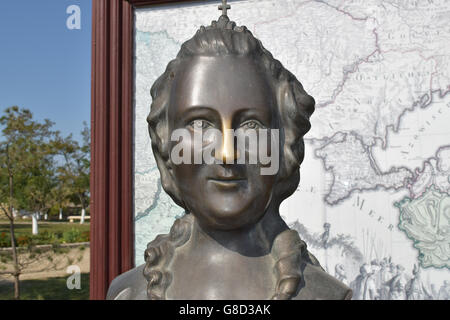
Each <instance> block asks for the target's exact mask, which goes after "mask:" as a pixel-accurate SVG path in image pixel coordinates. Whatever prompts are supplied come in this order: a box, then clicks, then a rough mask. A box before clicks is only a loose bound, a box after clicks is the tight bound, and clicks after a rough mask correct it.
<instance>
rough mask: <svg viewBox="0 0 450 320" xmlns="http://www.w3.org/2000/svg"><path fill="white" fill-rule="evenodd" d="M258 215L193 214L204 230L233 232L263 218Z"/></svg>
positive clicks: (227, 213) (221, 212) (239, 213)
mask: <svg viewBox="0 0 450 320" xmlns="http://www.w3.org/2000/svg"><path fill="white" fill-rule="evenodd" d="M261 212H264V211H263V210H261V211H260V212H259V214H258V213H243V212H230V211H219V212H218V211H216V210H215V212H213V213H212V212H208V215H207V216H206V215H202V214H194V216H195V218H196V220H197V222H198V224H199V225H200V226H201V227H202V228H203V229H206V230H210V231H213V230H219V231H233V230H239V229H243V228H248V227H251V226H252V225H255V224H256V223H257V222H258V221H259V219H261V217H262V216H263V214H261Z"/></svg>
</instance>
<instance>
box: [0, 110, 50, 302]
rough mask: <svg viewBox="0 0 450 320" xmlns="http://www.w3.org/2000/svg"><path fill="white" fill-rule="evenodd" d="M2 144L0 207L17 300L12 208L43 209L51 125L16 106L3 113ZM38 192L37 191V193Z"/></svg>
mask: <svg viewBox="0 0 450 320" xmlns="http://www.w3.org/2000/svg"><path fill="white" fill-rule="evenodd" d="M0 125H1V126H2V127H3V129H2V135H3V137H2V140H1V141H0V177H1V178H0V179H1V180H0V203H7V204H8V207H7V209H5V208H4V207H3V206H1V208H2V210H3V212H4V214H5V215H6V216H7V218H8V220H9V225H10V236H11V246H12V255H13V264H14V272H13V273H12V275H13V277H14V298H15V299H19V298H20V287H19V277H20V274H21V268H20V264H19V261H18V256H17V247H16V237H15V230H14V219H15V217H14V214H13V208H16V209H20V208H37V209H39V210H41V209H42V208H44V207H46V203H47V202H48V197H47V195H46V194H45V193H46V192H47V191H48V190H49V188H50V185H51V183H52V182H49V181H52V179H50V176H51V171H52V169H51V164H52V160H51V158H52V157H51V155H52V148H51V147H50V146H51V140H52V137H53V135H54V133H53V132H52V131H51V127H52V125H53V123H52V122H51V121H49V120H44V122H43V123H39V122H37V121H34V120H33V116H32V113H31V112H30V111H29V110H27V109H20V108H19V107H17V106H14V107H11V108H8V109H6V110H5V115H4V116H2V117H1V118H0ZM47 179H48V181H47ZM40 188H41V189H40Z"/></svg>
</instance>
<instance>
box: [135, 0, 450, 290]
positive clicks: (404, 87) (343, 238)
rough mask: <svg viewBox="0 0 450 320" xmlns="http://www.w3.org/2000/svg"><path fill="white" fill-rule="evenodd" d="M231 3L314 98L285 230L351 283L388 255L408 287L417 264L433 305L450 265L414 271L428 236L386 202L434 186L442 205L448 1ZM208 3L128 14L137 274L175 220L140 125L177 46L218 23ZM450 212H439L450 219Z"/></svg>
mask: <svg viewBox="0 0 450 320" xmlns="http://www.w3.org/2000/svg"><path fill="white" fill-rule="evenodd" d="M229 3H230V4H231V10H229V12H228V14H229V16H230V18H231V19H232V20H233V21H235V22H236V23H237V24H238V25H245V26H247V28H248V29H249V30H250V31H251V32H252V33H253V34H254V35H255V36H256V37H257V38H258V39H260V40H261V41H262V43H263V45H264V46H265V47H266V48H267V49H268V50H269V51H271V52H272V54H273V55H274V57H275V58H276V59H278V60H280V61H281V63H282V64H283V65H284V66H285V67H286V68H287V69H288V70H290V71H291V72H292V73H294V74H295V75H296V76H297V78H298V79H299V80H300V82H301V83H302V84H303V86H304V88H305V90H306V91H307V92H308V93H309V94H311V95H312V96H313V97H314V98H315V100H316V112H315V113H314V114H313V116H312V118H311V123H312V130H311V131H310V132H309V133H308V134H307V135H306V136H305V152H306V155H305V160H304V162H303V164H302V166H301V182H300V186H299V188H298V190H297V192H295V193H294V195H292V196H291V197H290V198H289V199H287V200H286V201H285V202H283V204H282V206H281V209H280V211H281V214H282V216H283V217H284V219H285V220H286V222H287V223H288V224H290V225H291V226H292V227H293V228H296V229H297V230H298V231H299V233H300V235H301V236H302V237H303V238H304V239H305V240H306V241H307V243H308V244H309V249H310V250H311V251H312V253H313V254H315V255H316V256H317V258H318V259H319V261H320V262H321V263H322V265H323V266H324V268H326V269H327V270H328V271H329V273H330V274H332V275H335V272H336V271H335V268H336V266H337V265H338V264H343V265H344V269H345V272H346V277H347V281H348V283H349V284H350V282H351V281H353V280H354V279H356V277H357V276H358V275H359V268H360V267H361V265H362V264H364V263H367V264H369V265H371V263H372V261H374V260H377V261H378V263H379V262H380V261H382V260H383V259H386V260H389V263H391V264H393V265H394V266H395V267H396V266H397V265H401V266H403V267H404V269H405V270H404V274H405V278H407V279H408V281H409V280H411V278H412V272H413V269H414V265H421V266H422V281H423V282H424V285H425V286H426V287H427V288H428V289H429V291H430V292H432V291H433V290H434V291H436V293H435V294H434V295H433V297H435V298H436V297H438V296H439V291H442V290H440V289H442V288H444V289H443V292H444V291H445V290H447V289H446V287H445V286H444V287H443V282H444V281H445V280H450V271H449V263H450V262H449V261H448V259H447V261H444V262H442V261H439V263H437V264H436V265H433V263H432V262H431V263H430V262H427V264H426V266H425V265H423V263H422V260H423V259H422V260H421V259H419V255H420V254H423V252H420V250H419V249H418V248H417V241H420V240H421V239H428V238H426V237H425V236H426V230H427V228H428V227H429V226H428V225H426V226H425V227H418V225H415V226H414V228H413V229H414V231H415V232H414V233H408V232H406V231H405V230H404V228H403V229H402V227H401V226H400V223H401V221H404V220H401V219H400V218H401V217H403V216H404V212H403V211H401V210H400V207H399V206H396V204H398V203H401V202H402V201H406V200H405V199H410V200H411V203H412V204H414V203H419V202H420V201H416V202H414V199H417V198H419V197H420V196H421V195H423V194H424V193H425V192H426V190H427V188H430V187H431V186H433V187H435V188H438V189H439V192H440V193H441V194H443V197H448V196H449V192H450V187H449V186H450V171H449V168H450V163H449V162H450V152H449V151H448V148H449V147H448V145H450V139H449V138H450V127H449V126H448V123H450V122H449V121H450V94H449V92H450V68H449V66H450V3H449V2H448V1H433V2H432V3H430V2H429V1H360V0H354V1H352V0H350V1H345V2H342V1H300V0H276V1H275V0H261V1H254V0H245V1H229ZM218 4H219V3H218V1H207V2H205V3H195V4H182V5H167V6H156V7H152V8H141V9H137V10H136V20H135V21H136V22H135V23H136V24H135V29H136V32H135V50H136V56H135V126H134V128H135V140H134V165H135V176H134V181H135V182H134V199H135V204H134V209H135V252H136V254H135V256H136V265H140V264H142V263H144V259H143V254H144V250H145V248H146V245H147V243H148V242H149V241H151V240H153V239H154V238H155V237H156V235H158V234H160V233H167V232H168V231H169V228H170V226H171V225H172V223H173V221H174V219H175V218H176V217H179V216H181V215H182V214H183V210H182V209H181V208H179V207H178V206H176V205H175V204H174V203H173V201H172V200H171V199H170V198H169V197H168V196H167V194H166V193H165V192H164V191H163V190H162V188H161V184H160V177H159V172H158V170H157V167H156V163H155V160H154V158H153V154H152V151H151V143H150V138H149V136H148V129H147V123H146V117H147V115H148V113H149V111H150V105H151V97H150V87H151V85H152V84H153V82H154V81H155V80H156V78H157V77H158V76H159V75H161V74H162V73H163V71H164V69H165V67H166V65H167V63H168V62H169V61H170V60H172V59H174V58H175V56H176V54H177V52H178V50H179V48H180V46H181V44H182V43H183V42H184V41H186V40H187V39H189V38H191V37H192V36H193V35H194V34H195V32H196V31H197V29H198V28H199V27H200V26H201V25H209V24H210V23H211V21H212V20H217V18H218V17H219V15H220V12H219V11H218V10H217V6H218ZM167 17H170V19H168V18H167ZM205 17H207V18H205ZM348 150H352V151H351V152H349V151H348ZM346 164H347V165H346ZM348 164H351V166H349V165H348ZM419 200H420V199H419ZM444 203H447V202H444ZM436 208H437V207H436ZM446 208H447V207H446V206H443V208H442V211H439V214H440V216H442V217H447V216H448V215H449V214H450V213H449V212H448V211H447V209H446ZM416 209H417V210H420V208H416ZM435 211H436V210H435ZM435 211H432V212H435ZM417 217H421V215H420V214H419V215H417ZM412 220H413V221H421V220H420V219H419V220H418V219H412ZM430 221H433V220H432V219H431V220H430ZM440 221H441V222H442V225H441V226H440V229H439V230H440V232H441V234H440V237H441V238H440V240H439V241H440V242H439V243H440V244H442V243H444V248H447V250H448V249H450V248H448V246H450V226H449V225H448V223H449V220H448V219H440ZM426 223H428V224H429V223H431V222H426ZM325 224H329V227H325ZM327 228H328V229H327ZM412 237H416V238H414V239H412ZM428 240H429V239H428ZM415 244H416V245H415ZM432 244H433V243H432ZM445 244H447V247H445ZM420 247H421V248H422V250H429V252H427V253H426V256H429V257H432V256H435V255H436V254H437V255H439V257H444V258H445V255H444V254H443V253H442V252H443V250H442V249H436V248H441V247H442V246H437V245H430V244H429V243H427V245H426V246H420ZM444 251H445V250H444ZM447 252H448V251H447ZM438 260H439V259H438ZM427 261H430V260H427ZM442 265H446V267H443V266H442ZM373 269H375V267H374V268H373ZM394 273H395V272H394ZM391 276H393V273H392V274H391ZM354 285H355V284H354ZM378 285H379V284H378ZM432 287H434V289H433V290H432ZM380 288H381V287H380ZM380 288H379V289H380ZM381 289H382V288H381ZM381 289H380V290H381ZM448 289H449V290H450V287H449V288H448ZM448 292H449V293H450V291H448ZM442 297H443V296H442V295H441V298H442ZM449 298H450V296H449Z"/></svg>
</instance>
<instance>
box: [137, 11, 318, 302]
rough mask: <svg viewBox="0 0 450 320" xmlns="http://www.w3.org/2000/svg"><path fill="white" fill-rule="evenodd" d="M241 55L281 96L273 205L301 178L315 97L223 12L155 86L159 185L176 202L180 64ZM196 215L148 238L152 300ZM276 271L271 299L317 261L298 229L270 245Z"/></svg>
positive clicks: (151, 119) (293, 288) (161, 291)
mask: <svg viewBox="0 0 450 320" xmlns="http://www.w3.org/2000/svg"><path fill="white" fill-rule="evenodd" d="M223 55H237V56H246V57H252V58H254V60H255V61H257V62H258V63H259V64H260V66H261V69H262V70H266V71H267V73H268V76H269V78H270V79H271V81H270V82H271V83H272V86H273V90H274V92H275V94H276V97H277V108H278V113H279V115H280V121H281V123H282V126H281V130H280V139H281V144H282V145H283V146H284V147H283V148H282V150H281V152H280V156H281V159H282V161H281V163H280V172H279V174H278V180H277V184H276V186H275V189H274V194H273V197H272V198H273V199H277V201H278V202H277V203H274V204H273V205H274V207H276V208H278V207H279V205H280V204H281V202H282V201H283V200H284V199H286V198H287V197H289V196H290V195H291V194H292V193H293V192H294V191H295V190H296V188H297V186H298V184H299V181H300V173H299V167H300V164H301V163H302V161H303V158H304V142H303V136H304V135H305V134H306V133H307V132H308V131H309V129H310V127H311V124H310V122H309V119H310V117H311V115H312V113H313V112H314V105H315V101H314V99H313V98H312V97H311V96H310V95H308V94H307V93H306V92H305V90H304V89H303V86H302V85H301V83H300V82H299V81H298V80H297V78H296V77H295V76H294V75H293V74H292V73H291V72H289V71H288V70H286V69H285V68H284V67H283V65H282V64H281V63H280V62H279V61H278V60H276V59H274V58H273V56H272V54H271V53H270V52H269V51H267V50H266V49H265V48H264V47H263V45H262V43H261V41H259V40H258V39H256V38H255V37H254V36H253V35H252V33H251V32H250V31H249V30H248V29H247V28H246V27H245V26H236V23H235V22H233V21H230V20H229V18H228V17H227V16H221V17H220V18H219V19H218V21H213V22H212V23H211V25H210V26H206V27H204V26H202V27H200V28H199V30H198V31H197V32H196V34H195V35H194V37H193V38H191V39H190V40H188V41H186V42H185V43H183V44H182V46H181V49H180V51H179V52H178V54H177V57H176V59H174V60H172V61H171V62H169V64H168V66H167V68H166V70H165V72H164V73H163V74H162V75H161V76H160V77H159V78H158V79H157V80H156V81H155V83H154V84H153V86H152V88H151V96H152V105H151V111H150V114H149V115H148V117H147V121H148V128H149V134H150V138H151V140H152V149H153V154H154V156H155V159H156V163H157V165H158V169H159V171H160V173H161V184H162V187H163V188H164V190H165V191H166V192H167V193H168V194H169V195H170V197H171V198H172V199H173V200H174V201H175V203H176V204H178V205H179V206H181V207H183V208H184V209H185V210H188V208H187V207H186V205H185V204H184V202H183V199H182V196H181V194H180V191H179V189H178V187H177V185H176V183H175V182H174V179H173V176H172V172H171V168H172V164H171V162H170V156H169V150H168V145H169V143H168V142H169V132H168V121H167V109H168V105H169V103H168V102H169V98H170V89H171V83H172V81H173V79H174V78H175V77H176V74H177V69H178V67H179V66H180V65H181V64H182V63H185V62H187V61H189V60H190V59H191V58H192V57H195V56H223ZM193 222H194V218H193V217H192V214H189V212H187V213H186V214H185V215H184V216H183V217H182V218H180V219H178V220H176V222H175V223H174V225H173V226H172V228H171V230H170V233H169V234H168V235H159V236H158V237H157V238H156V239H155V240H153V241H152V242H150V243H149V244H148V246H147V250H146V251H145V262H146V266H145V268H144V276H145V278H146V279H147V281H148V286H147V295H148V298H150V299H165V298H166V297H165V293H166V290H167V288H168V286H169V285H170V283H171V280H172V274H171V273H170V271H169V270H168V265H169V263H170V261H171V260H172V258H173V255H174V254H175V250H176V248H177V247H180V246H182V245H183V244H184V243H186V242H187V241H188V240H189V238H190V235H191V232H192V225H193ZM271 255H272V256H273V258H274V261H275V264H274V272H275V274H276V275H277V284H276V287H275V292H274V294H273V296H272V298H273V299H290V298H292V297H294V296H295V295H296V294H297V293H298V290H299V286H300V283H301V278H302V274H301V263H304V261H305V260H307V261H309V262H310V263H312V264H314V265H318V266H320V265H319V263H318V261H317V260H316V259H315V258H314V256H312V255H311V254H310V253H309V252H308V251H307V249H306V244H305V242H304V241H302V240H301V239H300V237H299V235H298V233H297V232H296V231H294V230H287V231H285V232H282V233H281V234H280V235H279V236H278V237H277V238H276V239H275V242H274V244H273V247H272V251H271Z"/></svg>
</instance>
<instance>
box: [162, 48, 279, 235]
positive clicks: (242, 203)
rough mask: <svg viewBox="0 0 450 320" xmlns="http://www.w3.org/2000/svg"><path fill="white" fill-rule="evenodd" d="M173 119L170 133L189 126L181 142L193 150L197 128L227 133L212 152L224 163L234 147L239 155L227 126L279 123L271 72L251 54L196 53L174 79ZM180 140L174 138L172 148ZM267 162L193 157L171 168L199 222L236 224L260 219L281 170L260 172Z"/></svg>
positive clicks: (221, 225) (217, 226) (213, 226)
mask: <svg viewBox="0 0 450 320" xmlns="http://www.w3.org/2000/svg"><path fill="white" fill-rule="evenodd" d="M168 123H169V137H170V136H171V134H172V132H173V131H174V130H175V129H187V130H189V133H190V136H189V138H188V139H184V138H183V140H182V141H181V144H183V148H190V149H191V150H192V153H191V154H192V155H193V154H194V149H193V148H194V140H193V137H194V134H195V132H196V130H206V129H211V128H214V129H217V130H220V132H221V133H222V134H223V138H221V140H222V141H221V143H220V148H218V149H216V152H213V156H214V157H215V158H217V159H222V160H223V161H224V163H225V161H226V159H227V158H228V157H229V156H230V155H231V154H232V153H233V152H234V156H236V149H233V148H236V144H235V146H234V147H233V139H227V138H226V134H224V133H225V130H229V129H233V130H238V129H240V128H241V129H242V128H244V129H248V128H251V129H254V128H256V130H258V128H268V129H270V128H272V129H279V116H278V112H277V110H276V98H275V96H274V94H273V89H272V88H271V86H270V84H269V82H268V79H267V76H266V74H265V73H264V72H263V71H261V70H260V67H259V66H258V65H256V64H255V63H254V62H253V61H252V60H251V59H249V58H243V57H236V56H226V57H194V58H192V59H190V60H187V61H184V62H183V63H182V64H181V66H180V67H179V69H178V71H177V74H176V75H175V78H174V79H173V84H172V88H171V94H170V105H169V110H168ZM197 132H198V131H197ZM179 143H180V142H179V141H176V142H173V141H171V142H170V147H169V152H171V151H172V149H173V148H174V146H175V145H177V144H179ZM277 143H279V141H277ZM268 145H269V146H270V143H268ZM202 147H203V146H202ZM269 149H270V148H269ZM280 149H281V147H280ZM231 151H233V152H231ZM269 153H270V150H269ZM192 157H193V156H192ZM230 160H232V159H230ZM277 160H279V159H277ZM262 167H263V165H262V164H261V163H260V162H259V161H258V162H257V163H256V164H249V163H248V161H247V162H246V163H245V164H237V163H236V161H234V163H233V164H214V163H213V164H205V163H204V162H203V163H202V164H193V161H191V164H189V163H188V164H186V163H182V164H178V165H173V166H172V168H173V171H172V172H173V177H174V179H175V183H176V184H177V185H178V188H179V190H180V193H181V198H182V200H183V201H184V203H185V205H186V206H187V209H188V210H189V211H191V212H192V213H193V214H194V215H195V216H196V218H197V221H198V222H199V224H200V225H202V226H203V227H206V228H209V229H220V230H232V229H237V228H242V227H246V226H249V225H252V224H254V223H256V222H257V221H258V220H259V219H260V218H261V217H262V216H263V215H264V212H265V210H266V209H267V207H268V205H269V203H270V201H271V197H272V190H273V189H274V186H275V182H276V179H277V174H275V175H261V168H262Z"/></svg>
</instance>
